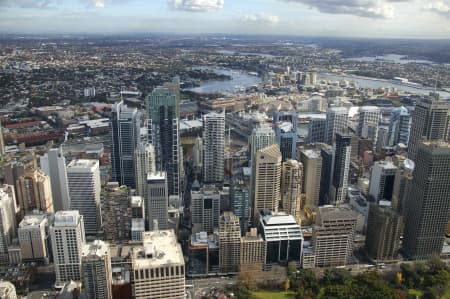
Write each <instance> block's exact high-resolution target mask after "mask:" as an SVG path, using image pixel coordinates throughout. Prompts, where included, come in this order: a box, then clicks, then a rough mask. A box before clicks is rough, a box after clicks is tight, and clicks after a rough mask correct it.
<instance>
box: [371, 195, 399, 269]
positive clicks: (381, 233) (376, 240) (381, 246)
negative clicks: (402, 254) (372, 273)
mask: <svg viewBox="0 0 450 299" xmlns="http://www.w3.org/2000/svg"><path fill="white" fill-rule="evenodd" d="M384 203H386V202H381V203H380V205H378V204H376V203H372V204H370V209H369V217H368V220H367V233H366V251H367V253H368V255H369V257H370V258H372V259H374V260H376V261H377V262H380V261H391V260H397V259H398V252H399V249H400V237H401V236H402V233H403V217H402V216H401V215H400V214H398V212H396V211H394V210H393V209H392V208H391V207H390V206H389V205H383V204H384Z"/></svg>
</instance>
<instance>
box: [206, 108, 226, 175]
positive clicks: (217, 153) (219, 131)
mask: <svg viewBox="0 0 450 299" xmlns="http://www.w3.org/2000/svg"><path fill="white" fill-rule="evenodd" d="M224 153H225V111H223V112H222V113H214V112H212V113H209V114H206V115H203V163H202V167H203V182H205V183H222V182H223V178H224V165H225V164H224V157H225V156H224Z"/></svg>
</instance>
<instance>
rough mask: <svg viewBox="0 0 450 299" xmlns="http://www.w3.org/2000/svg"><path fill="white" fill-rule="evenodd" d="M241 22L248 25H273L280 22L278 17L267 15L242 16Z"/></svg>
mask: <svg viewBox="0 0 450 299" xmlns="http://www.w3.org/2000/svg"><path fill="white" fill-rule="evenodd" d="M241 20H242V21H244V22H249V23H258V24H266V25H275V24H276V23H278V22H279V21H280V18H279V17H278V16H274V15H268V14H265V13H254V14H246V15H243V16H242V18H241Z"/></svg>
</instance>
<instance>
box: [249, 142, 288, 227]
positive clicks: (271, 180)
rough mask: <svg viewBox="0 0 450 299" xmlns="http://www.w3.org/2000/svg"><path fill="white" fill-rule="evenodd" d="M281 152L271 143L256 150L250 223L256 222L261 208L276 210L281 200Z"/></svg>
mask: <svg viewBox="0 0 450 299" xmlns="http://www.w3.org/2000/svg"><path fill="white" fill-rule="evenodd" d="M280 185H281V152H280V149H279V147H278V144H272V145H271V146H268V147H266V148H262V149H260V150H258V151H257V152H256V160H255V198H254V201H253V202H252V215H253V218H252V223H253V224H254V225H255V224H256V223H258V217H259V213H260V211H261V210H266V209H267V210H270V211H274V212H276V211H278V205H279V202H280V200H281V191H280Z"/></svg>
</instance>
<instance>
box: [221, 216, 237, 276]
mask: <svg viewBox="0 0 450 299" xmlns="http://www.w3.org/2000/svg"><path fill="white" fill-rule="evenodd" d="M240 241H241V227H240V225H239V217H237V216H235V215H234V214H233V213H232V212H224V213H223V215H222V216H220V221H219V266H220V272H222V273H235V272H238V271H239V261H240Z"/></svg>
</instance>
